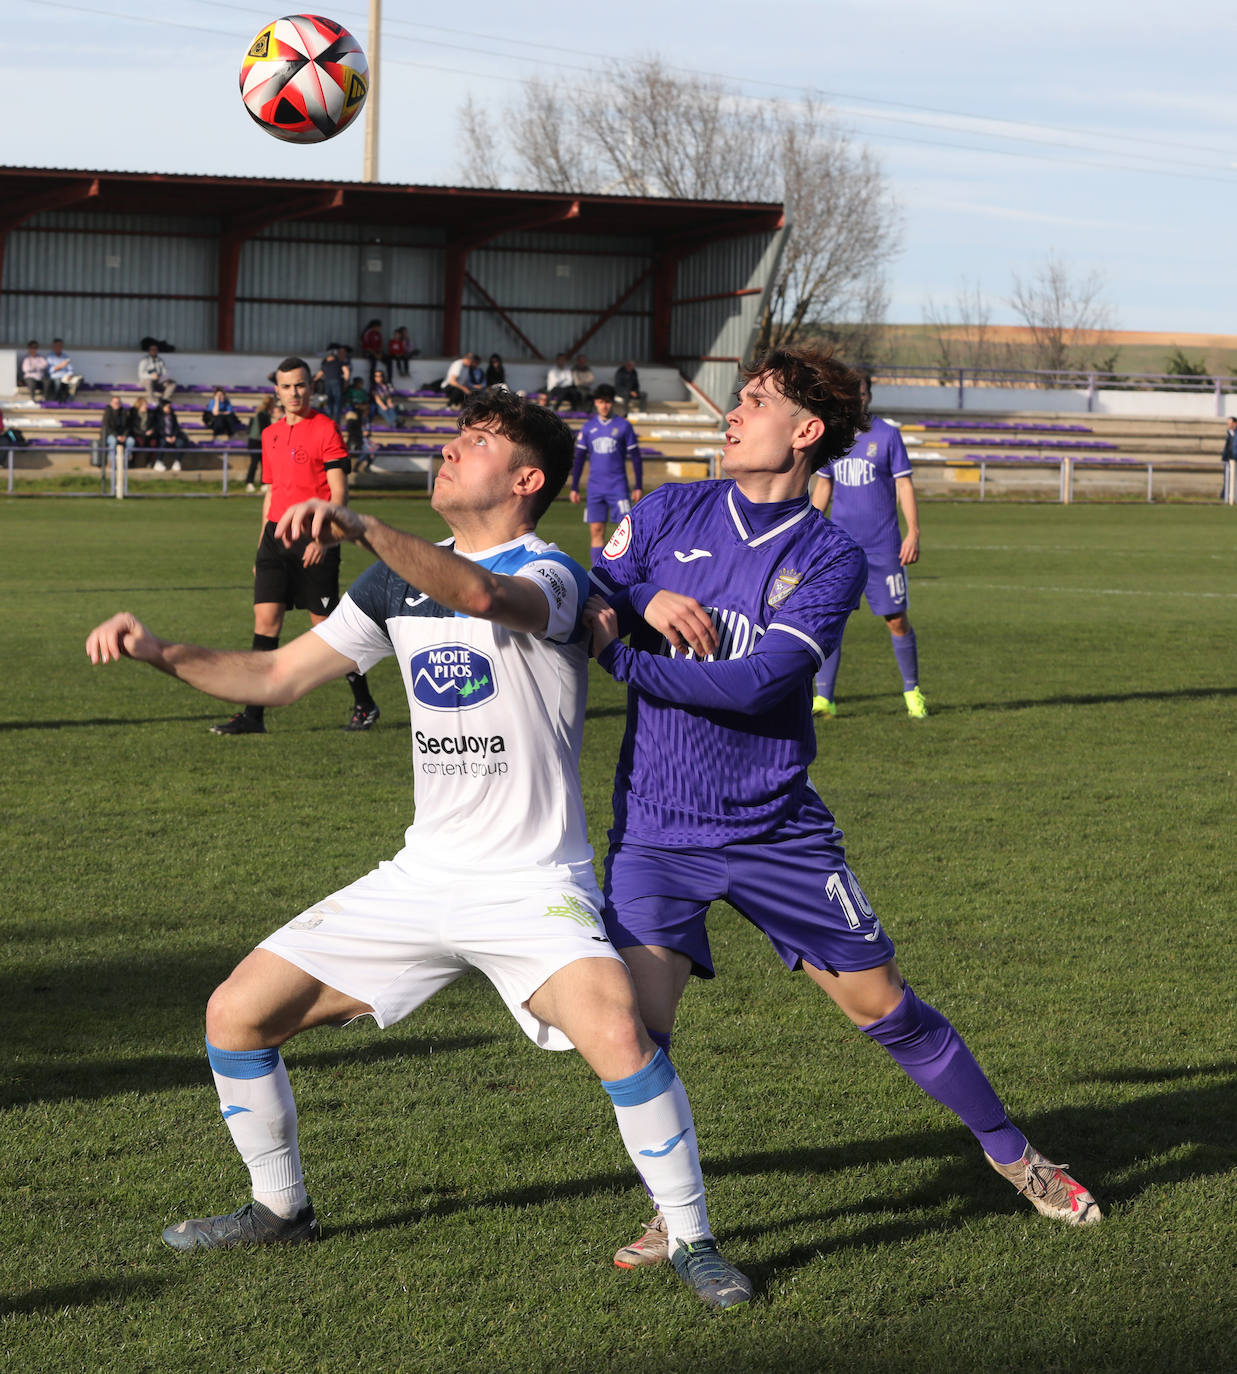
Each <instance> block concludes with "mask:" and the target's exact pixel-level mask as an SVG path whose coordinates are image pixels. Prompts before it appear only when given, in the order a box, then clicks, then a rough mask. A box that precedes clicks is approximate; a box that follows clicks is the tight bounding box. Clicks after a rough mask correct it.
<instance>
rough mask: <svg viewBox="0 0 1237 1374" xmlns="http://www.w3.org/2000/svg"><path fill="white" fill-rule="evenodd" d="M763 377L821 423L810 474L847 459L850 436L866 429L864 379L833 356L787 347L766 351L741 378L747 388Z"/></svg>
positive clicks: (828, 352) (797, 346)
mask: <svg viewBox="0 0 1237 1374" xmlns="http://www.w3.org/2000/svg"><path fill="white" fill-rule="evenodd" d="M758 377H768V378H769V379H770V380H771V381H772V383H773V385H774V386H775V387H776V388H777V389H778V391H780V392H781V394H782V395H783V396H785V397H786V399H787V400H788V401H789V402H790V403H791V404H792V405H795V406H798V407H799V409H800V410H806V411H808V412H809V413H810V414H812V415H815V416H816V417H817V419H820V420H823V421H824V422H825V433H824V436H823V437H822V438H821V440H820V442H819V443H818V444H817V445H816V447H815V449H814V450H813V451H812V456H811V460H810V466H811V470H812V471H813V472H815V471H816V470H817V469H818V468H822V467H824V465H825V464H826V463H831V462H832V461H833V460H834V459H835V458H841V457H843V456H844V455H845V454H847V453H849V452H850V450H851V448H852V447H853V446H854V443H855V435H856V434H860V433H862V432H863V430H865V429H867V427H868V410H867V406H866V405H865V404H864V401H863V389H862V386H863V378H862V376H861V374H860V373H858V372H856V371H855V369H854V368H852V367H847V366H846V364H845V363H843V362H839V361H838V360H837V359H836V358H835V357H834V356H833V350H832V349H831V348H830V349H819V348H812V347H811V346H810V345H808V344H791V345H790V346H788V347H786V348H773V349H770V350H769V352H768V353H766V354H765V355H764V356H763V357H762V358H758V359H757V360H756V361H755V362H754V363H752V365H751V366H750V367H745V368H743V378H744V380H745V381H748V382H752V381H755V380H756V378H758Z"/></svg>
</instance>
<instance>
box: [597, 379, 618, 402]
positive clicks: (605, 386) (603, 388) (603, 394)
mask: <svg viewBox="0 0 1237 1374" xmlns="http://www.w3.org/2000/svg"><path fill="white" fill-rule="evenodd" d="M617 395H618V393H617V392H616V391H615V389H614V388H613V387H612V386H611V385H610V383H609V382H602V384H601V385H600V386H599V387H598V388H597V389H596V390H595V391H594V392H593V400H594V401H612V400H614V398H615V396H617Z"/></svg>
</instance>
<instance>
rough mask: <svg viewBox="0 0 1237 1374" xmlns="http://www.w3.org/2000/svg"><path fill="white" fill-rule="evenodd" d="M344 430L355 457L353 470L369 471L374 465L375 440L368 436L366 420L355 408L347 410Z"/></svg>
mask: <svg viewBox="0 0 1237 1374" xmlns="http://www.w3.org/2000/svg"><path fill="white" fill-rule="evenodd" d="M343 430H344V443H345V444H346V445H347V448H348V452H349V454H351V455H352V457H353V459H354V462H353V464H352V470H353V472H356V473H362V472H368V471H369V470H370V468H372V467H373V466H374V442H373V440H372V439H369V438H366V435H365V421H364V420H363V419H362V418H361V416H360V415H359V414H358V413H357V412H356V411H355V410H351V409H349V410H346V411H344V424H343Z"/></svg>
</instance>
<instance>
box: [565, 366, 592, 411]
mask: <svg viewBox="0 0 1237 1374" xmlns="http://www.w3.org/2000/svg"><path fill="white" fill-rule="evenodd" d="M571 381H572V384H573V385H574V386H575V389H576V396H577V400H576V404H575V406H574V409H576V410H580V409H582V408H583V407H586V406H587V405H589V403H590V402H591V401H592V399H593V388H594V387H595V386H596V385H597V378H596V377H595V376H594V375H593V369H592V368H591V367H589V365H588V359H587V358H586V357H585V356H584V354H583V353H577V354H576V360H575V362H574V363H572V365H571Z"/></svg>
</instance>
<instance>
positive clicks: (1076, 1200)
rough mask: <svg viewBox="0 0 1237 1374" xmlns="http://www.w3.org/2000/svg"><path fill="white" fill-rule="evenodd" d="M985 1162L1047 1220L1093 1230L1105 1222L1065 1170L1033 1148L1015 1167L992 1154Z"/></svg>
mask: <svg viewBox="0 0 1237 1374" xmlns="http://www.w3.org/2000/svg"><path fill="white" fill-rule="evenodd" d="M984 1158H985V1159H986V1160H987V1161H988V1163H989V1164H991V1165H992V1167H993V1168H994V1169H995V1170H996V1171H997V1173H998V1174H1000V1175H1001V1177H1002V1178H1004V1179H1008V1180H1009V1182H1010V1183H1012V1184H1013V1185H1014V1187H1015V1188H1017V1189H1018V1191H1019V1192H1020V1193H1021V1194H1022V1195H1023V1197H1025V1198H1026V1200H1027V1201H1028V1202H1029V1203H1030V1204H1031V1206H1032V1207H1034V1208H1035V1210H1036V1211H1037V1212H1043V1214H1044V1215H1045V1216H1046V1217H1054V1218H1055V1219H1056V1220H1057V1221H1064V1222H1066V1223H1067V1224H1068V1225H1070V1226H1090V1225H1091V1224H1092V1223H1094V1222H1097V1221H1100V1220H1101V1219H1102V1218H1103V1215H1104V1214H1103V1213H1102V1212H1101V1211H1100V1208H1099V1203H1097V1202H1096V1200H1095V1199H1094V1198H1093V1197H1092V1196H1091V1194H1090V1193H1088V1192H1087V1190H1086V1189H1085V1188H1084V1187H1083V1186H1082V1184H1081V1183H1079V1182H1078V1180H1077V1179H1074V1178H1070V1176H1069V1174H1067V1173H1066V1172H1065V1166H1064V1165H1062V1164H1054V1163H1053V1162H1052V1160H1050V1159H1046V1158H1045V1157H1044V1156H1043V1155H1042V1154H1040V1152H1039V1151H1038V1150H1037V1149H1036V1148H1035V1146H1034V1145H1031V1144H1029V1143H1028V1145H1027V1149H1026V1153H1025V1154H1024V1155H1023V1156H1022V1158H1021V1159H1016V1160H1015V1161H1014V1162H1013V1163H1012V1164H998V1163H997V1162H996V1160H995V1159H993V1158H992V1156H991V1155H989V1154H985V1155H984Z"/></svg>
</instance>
